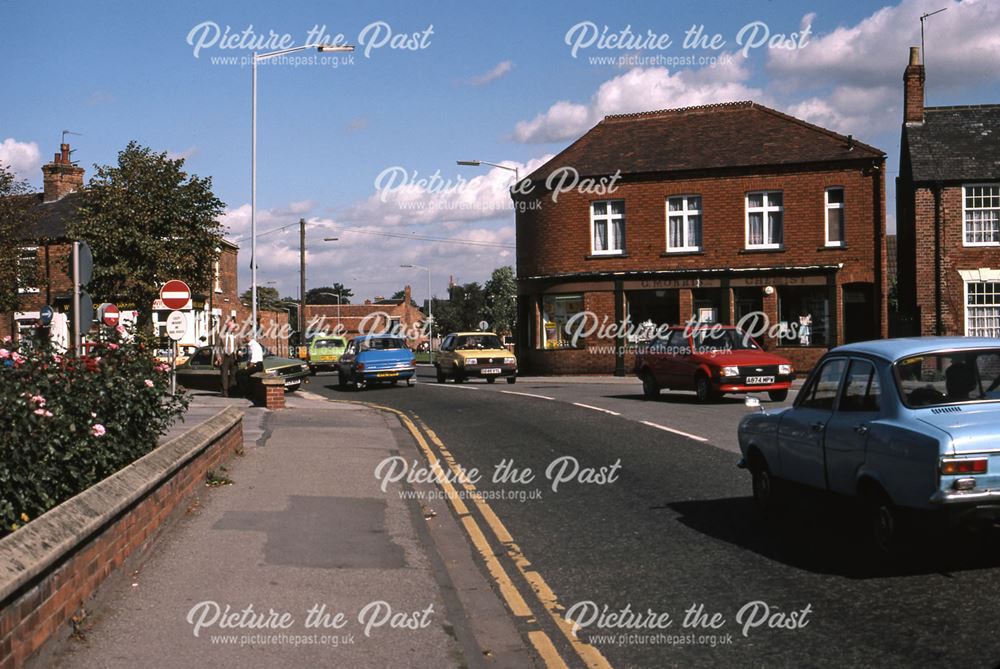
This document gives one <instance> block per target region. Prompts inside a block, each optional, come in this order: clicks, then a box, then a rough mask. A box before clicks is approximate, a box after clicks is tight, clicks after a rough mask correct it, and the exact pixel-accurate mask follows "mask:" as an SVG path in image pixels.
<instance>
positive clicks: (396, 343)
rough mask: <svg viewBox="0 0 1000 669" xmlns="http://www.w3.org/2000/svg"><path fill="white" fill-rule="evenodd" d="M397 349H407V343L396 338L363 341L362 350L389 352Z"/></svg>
mask: <svg viewBox="0 0 1000 669" xmlns="http://www.w3.org/2000/svg"><path fill="white" fill-rule="evenodd" d="M395 348H406V343H405V342H404V341H403V340H402V339H396V338H394V337H377V338H373V339H362V340H361V350H362V351H364V350H376V351H381V350H389V349H395Z"/></svg>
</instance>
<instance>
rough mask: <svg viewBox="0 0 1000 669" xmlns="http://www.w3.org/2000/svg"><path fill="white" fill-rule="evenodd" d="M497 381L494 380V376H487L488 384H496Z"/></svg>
mask: <svg viewBox="0 0 1000 669" xmlns="http://www.w3.org/2000/svg"><path fill="white" fill-rule="evenodd" d="M495 381H496V379H495V378H493V377H492V376H487V377H486V383H494V382H495Z"/></svg>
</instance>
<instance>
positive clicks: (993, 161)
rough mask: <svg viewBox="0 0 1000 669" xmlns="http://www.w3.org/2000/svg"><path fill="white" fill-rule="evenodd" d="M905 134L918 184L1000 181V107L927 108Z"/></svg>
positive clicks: (908, 125) (907, 128)
mask: <svg viewBox="0 0 1000 669" xmlns="http://www.w3.org/2000/svg"><path fill="white" fill-rule="evenodd" d="M905 134H906V138H907V144H908V146H909V152H910V162H911V164H912V166H913V180H914V181H918V182H919V181H962V180H985V179H996V178H998V177H1000V105H970V106H963V107H927V108H926V109H925V110H924V122H923V123H922V124H907V125H906V126H905Z"/></svg>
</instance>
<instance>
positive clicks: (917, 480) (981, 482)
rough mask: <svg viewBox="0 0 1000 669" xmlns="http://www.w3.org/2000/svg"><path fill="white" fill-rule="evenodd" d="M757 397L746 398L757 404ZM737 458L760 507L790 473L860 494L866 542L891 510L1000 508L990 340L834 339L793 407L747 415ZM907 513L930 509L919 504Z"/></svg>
mask: <svg viewBox="0 0 1000 669" xmlns="http://www.w3.org/2000/svg"><path fill="white" fill-rule="evenodd" d="M755 400H756V398H748V399H747V404H748V406H752V407H759V402H757V401H755ZM739 443H740V451H741V453H742V455H743V458H742V460H740V462H739V466H740V467H744V468H747V469H749V471H750V473H751V475H752V476H753V495H754V501H755V502H756V504H757V506H758V507H759V508H760V509H761V510H763V511H765V512H767V511H771V510H773V509H774V508H775V507H776V506H777V505H779V504H780V502H781V501H782V493H783V492H784V484H785V483H786V482H793V483H797V484H802V485H805V486H809V487H812V488H818V489H823V490H828V491H830V492H833V493H838V494H841V495H845V496H848V497H853V498H859V499H860V500H862V501H863V502H864V508H865V510H866V513H865V516H866V519H867V522H868V524H869V529H870V531H871V538H872V540H873V542H874V544H875V547H876V548H877V549H878V550H879V551H880V552H883V553H888V554H891V553H893V552H894V551H895V549H896V548H897V547H898V542H899V535H900V529H901V524H902V523H901V520H909V519H911V518H912V517H919V516H921V515H923V516H924V519H925V520H926V519H927V516H928V515H938V516H946V517H947V519H948V520H949V521H957V522H965V521H976V520H987V519H989V520H993V519H996V518H997V517H998V516H1000V339H977V338H968V337H919V338H912V339H888V340H881V341H871V342H863V343H858V344H850V345H848V346H841V347H839V348H835V349H833V350H831V351H830V352H828V353H827V354H826V355H825V356H824V357H823V358H822V359H821V360H820V361H819V363H818V364H817V365H816V367H815V368H814V369H813V372H812V373H811V374H810V376H809V378H808V379H807V380H806V382H805V384H804V385H803V386H802V389H801V391H800V392H799V394H798V397H797V398H796V400H795V403H794V405H793V406H791V407H788V408H785V409H778V410H776V411H771V412H760V413H754V414H750V415H747V416H745V417H744V418H743V420H742V421H741V422H740V426H739ZM916 512H929V513H925V514H920V513H916Z"/></svg>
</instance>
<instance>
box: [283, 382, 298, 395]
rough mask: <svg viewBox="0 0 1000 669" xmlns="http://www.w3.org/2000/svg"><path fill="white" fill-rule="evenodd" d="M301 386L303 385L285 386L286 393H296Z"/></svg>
mask: <svg viewBox="0 0 1000 669" xmlns="http://www.w3.org/2000/svg"><path fill="white" fill-rule="evenodd" d="M301 385H302V384H301V383H296V384H294V385H291V386H285V392H286V393H294V392H295V391H296V390H298V389H299V387H300V386H301Z"/></svg>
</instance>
